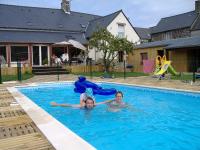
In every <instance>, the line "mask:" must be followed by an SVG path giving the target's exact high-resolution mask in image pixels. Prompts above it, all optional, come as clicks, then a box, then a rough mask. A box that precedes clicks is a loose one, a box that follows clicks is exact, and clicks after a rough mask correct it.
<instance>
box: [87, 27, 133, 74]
mask: <svg viewBox="0 0 200 150" xmlns="http://www.w3.org/2000/svg"><path fill="white" fill-rule="evenodd" d="M89 46H90V47H92V48H96V49H97V52H103V65H104V67H105V72H107V73H109V69H110V66H111V64H112V63H113V61H114V59H116V58H117V57H118V54H119V53H118V52H119V51H123V52H125V53H126V54H128V53H129V52H131V51H132V50H133V44H132V43H131V42H129V41H128V40H127V39H126V38H119V37H115V36H113V35H112V34H111V33H110V32H109V31H107V30H106V29H103V28H101V29H99V30H98V31H97V32H94V33H93V34H92V36H91V38H90V40H89Z"/></svg>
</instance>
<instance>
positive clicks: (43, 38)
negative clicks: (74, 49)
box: [0, 30, 87, 44]
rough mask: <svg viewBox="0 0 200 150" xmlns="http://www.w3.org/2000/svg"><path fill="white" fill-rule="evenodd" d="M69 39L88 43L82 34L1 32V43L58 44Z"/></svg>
mask: <svg viewBox="0 0 200 150" xmlns="http://www.w3.org/2000/svg"><path fill="white" fill-rule="evenodd" d="M69 39H73V40H76V41H78V42H80V43H82V44H86V43H87V41H86V39H85V37H84V35H83V33H81V32H76V33H69V32H50V31H48V32H45V31H2V30H1V31H0V43H56V42H60V41H65V40H69Z"/></svg>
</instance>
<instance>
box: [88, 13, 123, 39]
mask: <svg viewBox="0 0 200 150" xmlns="http://www.w3.org/2000/svg"><path fill="white" fill-rule="evenodd" d="M120 12H122V10H119V11H117V12H115V13H112V14H109V15H107V16H104V17H100V18H97V19H94V20H91V21H90V22H89V25H88V28H87V31H86V37H90V36H91V35H92V33H93V32H95V31H96V30H98V28H106V27H107V26H108V25H109V24H110V23H111V22H112V21H113V20H114V19H115V17H116V16H117V15H118V14H119V13H120Z"/></svg>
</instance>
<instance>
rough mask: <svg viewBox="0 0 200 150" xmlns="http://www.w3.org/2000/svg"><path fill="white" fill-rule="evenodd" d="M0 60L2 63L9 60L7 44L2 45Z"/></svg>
mask: <svg viewBox="0 0 200 150" xmlns="http://www.w3.org/2000/svg"><path fill="white" fill-rule="evenodd" d="M0 61H1V63H2V64H4V63H6V61H7V58H6V47H5V46H0Z"/></svg>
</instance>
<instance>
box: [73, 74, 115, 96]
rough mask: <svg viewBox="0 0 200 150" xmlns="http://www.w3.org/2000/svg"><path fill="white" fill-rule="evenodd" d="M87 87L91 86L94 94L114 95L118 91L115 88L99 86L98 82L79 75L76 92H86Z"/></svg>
mask: <svg viewBox="0 0 200 150" xmlns="http://www.w3.org/2000/svg"><path fill="white" fill-rule="evenodd" d="M86 88H91V89H92V91H93V94H94V95H95V94H98V95H113V94H115V93H116V92H117V91H116V89H114V88H111V89H103V88H102V87H101V86H98V85H97V84H95V83H93V82H90V81H87V80H86V78H85V77H82V76H81V77H79V78H78V80H77V81H76V82H75V88H74V92H76V93H84V92H85V91H86Z"/></svg>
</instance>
